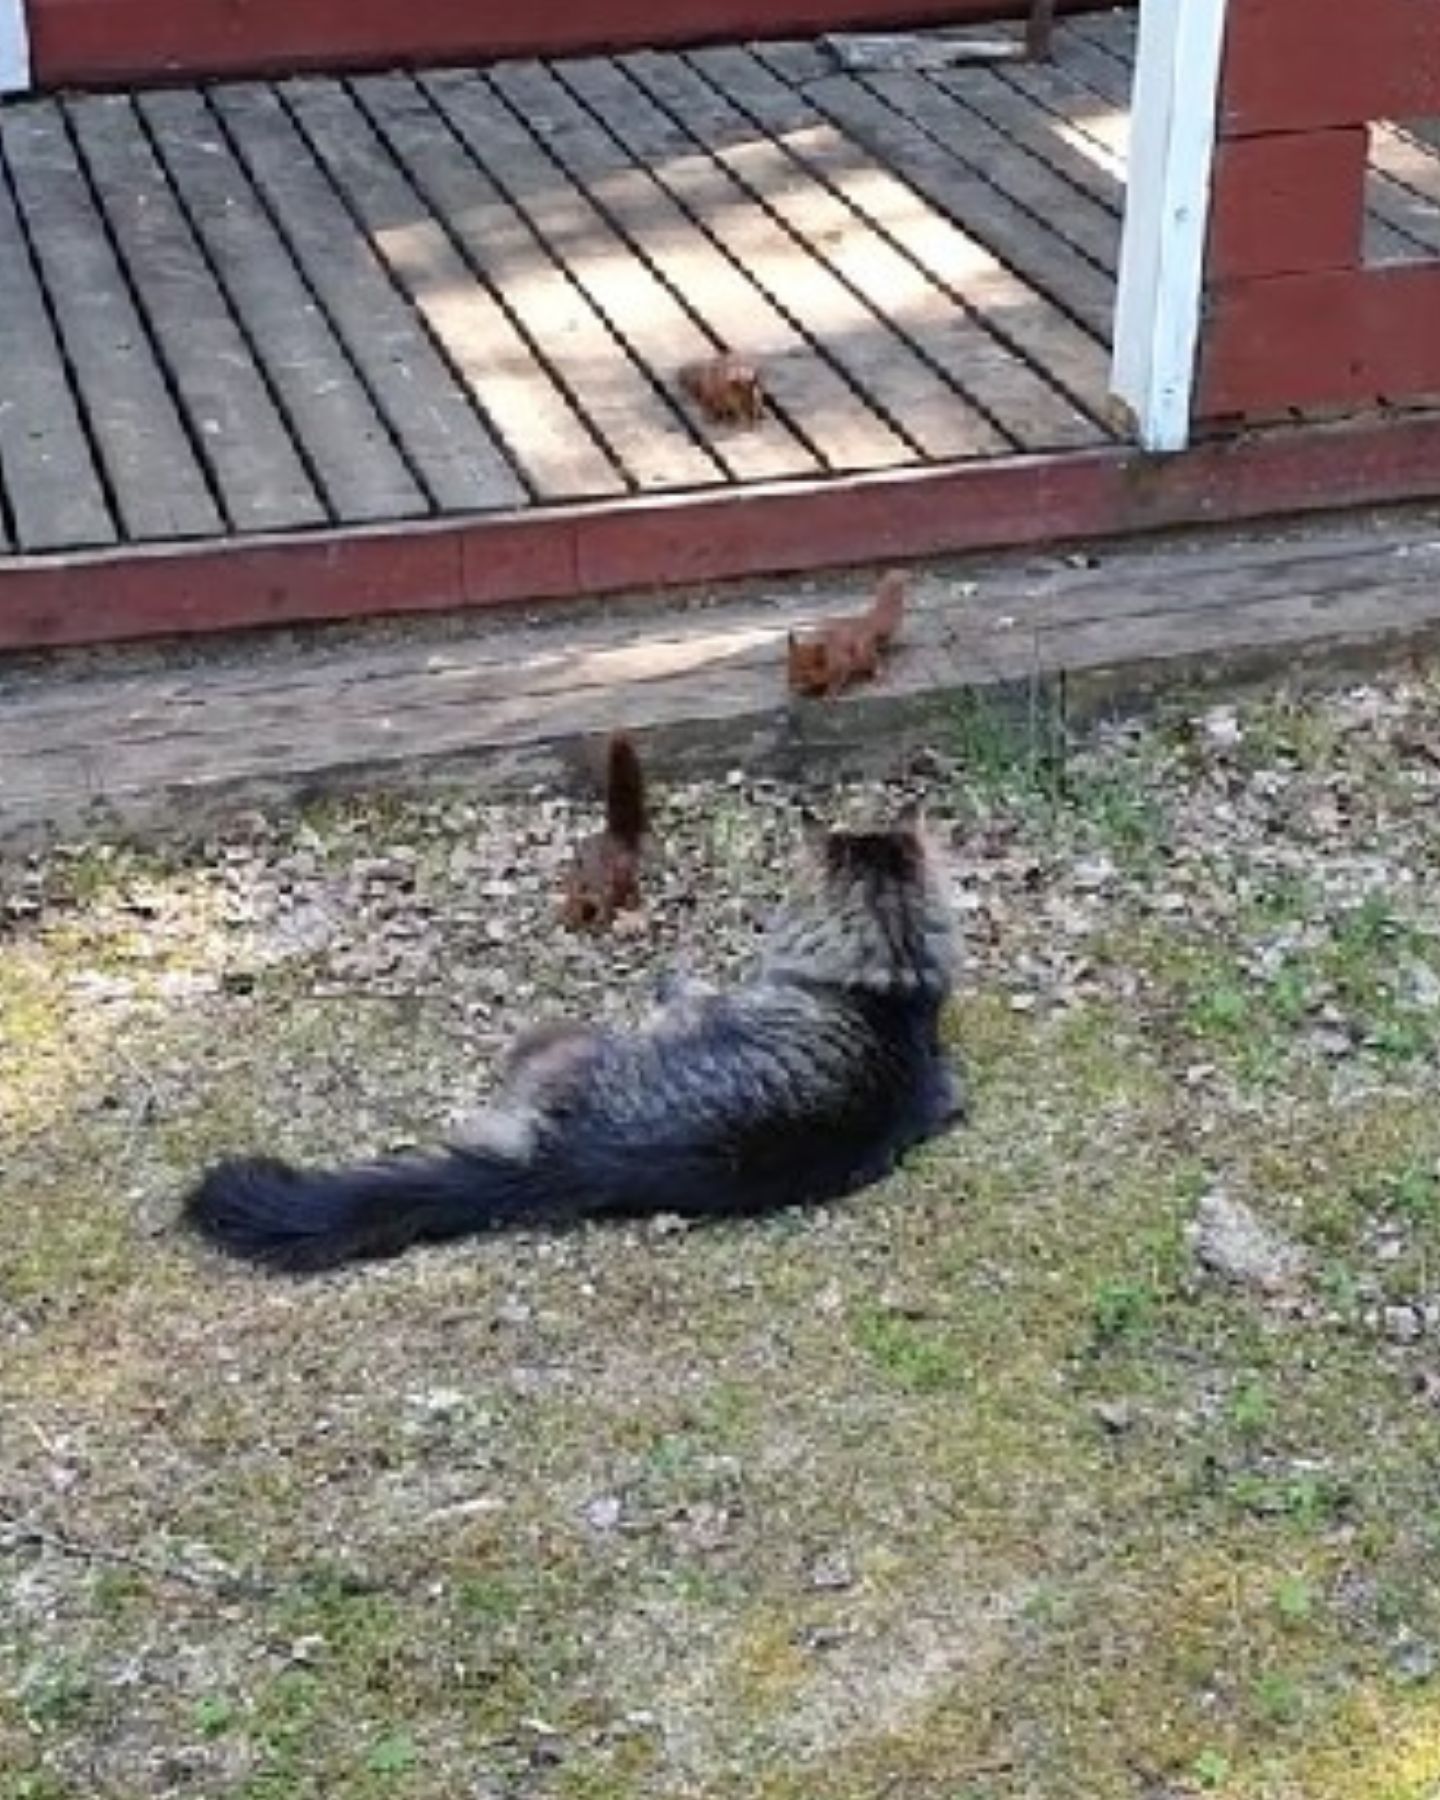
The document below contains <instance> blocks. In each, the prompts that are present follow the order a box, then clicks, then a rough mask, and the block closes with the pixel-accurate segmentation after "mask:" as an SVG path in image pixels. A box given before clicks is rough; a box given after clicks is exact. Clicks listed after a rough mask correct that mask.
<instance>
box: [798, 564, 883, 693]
mask: <svg viewBox="0 0 1440 1800" xmlns="http://www.w3.org/2000/svg"><path fill="white" fill-rule="evenodd" d="M907 586H908V579H907V577H906V575H905V572H904V570H903V569H891V570H889V571H888V572H887V573H886V574H884V575H882V576H881V577H880V585H879V586H878V587H877V588H876V590H875V598H874V599H873V600H872V601H871V603H870V605H869V606H868V607H866V609H865V611H864V612H863V613H854V614H852V615H850V616H849V617H847V618H841V619H827V620H826V621H825V622H824V623H823V624H821V625H818V626H816V628H815V629H814V630H813V631H806V632H797V631H792V632H791V633H790V635H789V637H788V639H787V640H786V672H787V674H788V676H789V681H790V691H791V692H792V693H794V694H804V695H807V696H809V697H811V698H816V699H826V700H829V699H832V698H833V697H834V696H835V695H836V694H839V693H841V692H843V691H844V689H846V688H848V687H853V686H854V685H855V684H856V683H857V682H860V681H873V680H874V679H875V677H876V676H877V675H878V674H879V673H880V664H881V660H882V658H883V656H884V653H885V652H886V651H887V650H888V649H889V648H890V646H891V645H892V644H893V643H894V641H895V637H896V634H897V633H898V631H899V629H900V622H901V620H902V618H903V617H904V613H905V593H906V588H907Z"/></svg>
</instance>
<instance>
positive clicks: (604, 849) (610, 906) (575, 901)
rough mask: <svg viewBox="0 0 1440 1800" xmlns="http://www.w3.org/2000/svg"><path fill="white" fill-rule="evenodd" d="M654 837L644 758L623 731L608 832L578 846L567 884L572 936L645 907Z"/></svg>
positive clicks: (564, 912) (608, 796)
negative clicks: (648, 851)
mask: <svg viewBox="0 0 1440 1800" xmlns="http://www.w3.org/2000/svg"><path fill="white" fill-rule="evenodd" d="M649 832H650V821H649V816H648V814H647V812H646V809H645V776H644V773H643V771H642V770H641V767H640V758H639V755H638V754H637V753H636V749H635V746H634V744H633V743H632V742H631V740H630V739H629V738H628V737H627V736H626V734H625V733H624V732H623V731H617V732H615V733H614V734H613V735H612V737H611V739H610V746H609V749H608V751H607V752H606V759H605V828H604V830H603V831H596V832H592V833H591V835H590V836H589V837H587V838H584V839H582V840H581V842H580V843H579V844H578V845H577V846H576V848H575V856H574V860H573V861H572V863H571V865H570V869H569V872H568V874H567V876H566V880H565V895H564V898H563V900H562V901H561V904H560V917H561V920H562V922H563V923H564V924H566V925H568V926H569V928H570V929H571V930H572V931H603V930H605V928H606V927H607V926H609V925H611V924H613V923H614V921H615V915H616V914H617V913H621V912H628V911H631V910H632V909H633V908H635V907H638V906H639V904H640V865H641V862H642V860H643V859H644V855H645V848H646V842H647V839H648V837H649Z"/></svg>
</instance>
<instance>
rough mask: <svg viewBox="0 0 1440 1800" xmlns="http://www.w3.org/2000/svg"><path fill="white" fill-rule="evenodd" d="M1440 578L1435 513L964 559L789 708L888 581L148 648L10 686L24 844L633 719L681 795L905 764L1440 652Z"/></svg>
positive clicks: (579, 748)
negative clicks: (1192, 695)
mask: <svg viewBox="0 0 1440 1800" xmlns="http://www.w3.org/2000/svg"><path fill="white" fill-rule="evenodd" d="M1437 574H1440V533H1437V527H1436V524H1435V521H1434V518H1433V516H1431V515H1430V514H1428V513H1415V514H1412V515H1409V516H1404V517H1399V518H1391V519H1374V520H1366V521H1353V520H1346V521H1343V522H1338V523H1328V524H1324V525H1320V526H1311V527H1309V528H1297V529H1294V530H1292V531H1290V532H1288V533H1285V532H1282V533H1279V534H1277V533H1274V532H1267V533H1266V534H1265V535H1264V537H1262V538H1257V539H1255V540H1253V541H1251V540H1247V539H1245V538H1243V537H1235V538H1230V539H1222V540H1220V541H1218V542H1217V540H1216V539H1215V538H1214V536H1212V535H1207V536H1201V537H1197V538H1192V539H1188V540H1187V539H1172V540H1168V541H1167V542H1165V543H1163V544H1158V545H1157V544H1150V545H1141V546H1128V547H1125V546H1122V547H1116V548H1115V549H1114V550H1113V551H1112V552H1110V553H1108V554H1107V555H1105V557H1104V559H1103V562H1102V565H1101V566H1100V567H1098V568H1092V569H1076V568H1072V567H1070V566H1069V565H1067V564H1065V563H1063V562H1060V561H1058V560H1057V559H1054V558H1049V559H1036V558H1009V559H1003V560H999V561H996V562H992V563H988V564H976V563H974V562H972V563H970V564H967V565H963V566H962V565H949V566H946V567H938V568H935V569H932V570H929V571H926V572H924V573H923V574H918V575H917V577H916V580H915V584H914V591H913V600H912V606H911V610H910V612H909V614H908V616H907V622H906V625H905V629H904V633H903V636H902V641H901V645H900V648H899V650H898V651H897V654H896V656H895V658H894V660H893V662H892V663H891V665H890V666H889V668H888V669H887V672H886V674H885V677H884V679H883V680H882V681H881V682H880V683H878V684H876V685H874V686H871V687H868V688H865V689H861V690H858V691H856V692H855V693H854V694H852V695H851V696H849V697H847V698H846V699H844V700H842V701H840V702H838V703H819V702H809V703H797V702H794V701H792V700H791V699H790V698H789V697H788V696H787V694H786V692H785V687H784V664H783V647H784V633H785V631H786V629H787V628H788V627H790V626H791V625H793V624H795V623H798V622H802V621H810V620H813V619H814V618H815V617H816V616H817V615H824V614H825V613H827V612H830V611H832V610H834V609H836V608H839V607H850V606H853V605H855V604H856V603H857V602H858V601H860V600H861V599H863V597H864V594H865V593H866V592H867V591H868V587H869V581H868V580H867V579H866V578H864V577H855V576H852V577H850V578H847V579H844V580H837V581H836V582H834V583H830V584H826V585H825V586H824V587H823V588H817V587H816V586H815V585H814V584H806V586H805V587H804V588H803V589H799V590H797V589H796V588H794V587H791V588H789V589H780V590H777V589H775V588H774V587H770V588H767V589H759V590H757V589H754V588H752V589H751V590H749V592H748V593H744V594H740V595H736V596H730V597H727V598H726V600H725V603H724V604H721V605H718V606H717V605H715V604H714V603H713V597H710V596H699V597H697V598H699V599H701V600H703V601H704V602H705V603H704V604H701V605H700V606H698V607H696V608H694V609H691V610H684V611H680V612H676V611H674V610H671V611H668V612H667V613H666V614H665V615H663V616H656V615H655V614H654V612H653V611H650V612H648V613H647V611H646V610H644V609H643V608H640V606H639V603H638V602H637V604H636V606H633V607H626V608H621V609H620V610H619V611H618V612H617V613H616V614H614V615H612V616H611V617H609V618H607V619H603V620H602V619H596V618H594V617H593V616H592V617H590V618H587V619H586V620H584V621H583V622H581V623H579V624H578V625H571V624H569V623H568V622H566V621H563V620H559V619H555V620H552V621H551V622H549V623H548V624H545V625H536V624H521V625H519V626H514V625H510V624H508V623H507V622H505V621H500V620H494V621H491V622H489V623H488V624H480V625H476V626H475V627H474V628H473V630H471V631H461V632H459V633H457V632H456V631H454V630H450V631H446V632H444V633H443V634H437V633H436V632H435V631H434V630H433V629H432V630H426V629H420V630H418V631H415V632H413V633H409V634H404V635H402V636H401V637H400V639H399V640H398V641H397V640H396V639H395V638H394V637H393V636H392V637H390V638H388V639H385V640H382V641H381V642H379V643H378V644H377V643H369V644H367V643H366V642H365V640H364V639H361V640H360V641H358V642H357V641H356V640H355V639H354V638H353V636H349V637H347V638H346V639H344V640H342V641H341V642H339V643H335V644H331V645H327V643H326V640H325V639H324V638H323V637H322V638H318V639H310V640H307V641H305V642H302V643H300V644H295V643H289V644H275V645H271V646H269V647H268V649H266V650H265V651H264V652H263V653H262V656H261V658H260V662H259V665H258V666H257V665H256V662H255V654H254V651H253V650H250V651H248V652H245V653H236V654H231V655H227V654H225V653H224V651H223V650H221V651H220V652H217V654H216V655H215V656H214V658H213V659H211V660H210V661H208V662H206V661H202V662H201V663H200V664H199V665H198V666H196V665H194V664H193V663H192V664H191V666H188V667H187V668H185V669H184V670H180V671H177V670H175V669H173V668H170V667H167V666H166V663H165V660H164V658H163V657H155V656H149V657H141V658H138V659H136V661H135V662H134V663H133V664H132V665H130V666H126V665H125V664H124V662H123V661H122V662H121V663H120V664H118V665H117V666H114V667H113V668H112V669H111V670H110V671H105V670H101V671H98V672H97V671H93V670H92V671H91V672H90V673H89V674H88V675H87V676H86V677H85V678H84V679H80V680H76V679H74V678H73V677H67V675H66V673H65V671H64V667H63V665H61V666H60V667H59V668H58V669H56V670H52V671H51V672H49V673H47V674H44V675H31V676H28V677H25V676H22V677H12V678H11V679H10V680H9V681H8V682H6V684H5V685H4V687H3V688H0V760H3V761H4V764H5V766H6V769H7V811H6V831H7V833H8V835H9V838H10V841H11V843H12V845H13V844H15V843H18V842H20V841H22V839H23V838H25V837H26V836H34V835H37V834H39V833H40V832H42V831H45V830H54V829H74V828H76V827H77V826H79V825H80V824H82V823H83V822H84V820H85V819H86V818H87V817H93V816H95V815H96V814H97V813H103V814H107V815H110V816H113V817H118V818H120V819H121V820H123V821H125V822H127V823H128V824H130V825H131V826H132V827H133V828H136V829H141V830H156V829H159V830H164V829H170V828H173V825H174V821H175V818H176V816H177V813H180V814H182V815H183V817H184V819H185V821H186V826H187V829H195V828H198V827H199V826H200V824H201V823H202V822H203V821H205V820H207V819H210V818H213V817H215V816H216V815H217V814H218V813H222V812H224V811H226V810H227V809H231V808H236V807H240V806H243V805H245V804H251V803H254V802H256V801H257V800H268V799H274V798H277V797H284V796H286V795H292V794H297V793H307V794H313V793H315V792H316V791H318V790H321V789H325V788H334V789H344V788H347V787H353V786H355V785H377V784H378V785H384V786H388V787H401V786H413V785H415V784H417V783H420V784H425V783H432V784H441V783H443V782H445V781H446V780H448V779H452V778H455V777H461V778H463V779H464V781H465V782H466V785H467V788H469V789H470V790H471V791H474V790H475V789H476V788H477V787H478V788H479V790H480V791H488V792H499V791H505V790H507V789H514V788H516V787H519V786H525V785H528V784H529V783H531V782H532V781H534V780H536V779H542V780H546V781H563V779H564V777H565V773H566V771H567V770H569V769H573V768H576V767H579V766H581V764H582V762H583V752H584V750H585V749H586V747H587V745H588V744H589V743H590V742H592V741H593V740H594V739H595V738H597V737H600V736H602V735H603V734H604V733H605V732H607V731H608V730H610V729H613V728H614V727H615V726H616V725H617V724H623V725H625V726H626V727H627V728H629V729H631V730H633V731H635V732H636V733H637V734H638V735H639V736H640V737H641V739H642V742H643V744H644V747H645V748H646V749H647V751H648V752H649V753H650V755H651V757H652V759H653V766H654V768H655V770H656V773H657V775H659V777H660V778H661V779H662V780H663V779H675V778H678V777H679V776H681V775H682V774H684V773H686V772H687V771H690V770H694V769H697V768H699V769H704V770H706V771H707V772H711V773H713V772H715V771H716V770H717V769H725V768H729V767H732V766H734V765H735V764H737V763H741V764H745V765H747V766H749V767H751V768H752V769H755V770H757V771H758V770H760V769H771V770H774V769H777V768H778V769H782V770H789V771H791V772H797V771H798V770H799V769H801V768H802V767H805V766H812V765H813V766H816V767H833V766H834V765H835V763H836V762H837V761H838V762H839V763H840V764H842V765H843V764H849V765H851V766H854V765H856V764H868V765H870V766H874V765H877V764H878V765H881V766H884V765H885V764H887V763H888V764H891V765H893V763H894V762H895V760H896V759H897V758H898V757H899V756H901V755H903V754H904V753H905V752H906V751H907V749H908V748H909V747H911V746H913V745H915V744H917V743H920V742H924V741H927V740H930V741H934V740H935V739H936V738H937V735H938V736H941V737H943V735H944V733H945V732H946V730H947V729H952V728H953V717H954V707H955V705H956V704H957V701H959V700H960V699H961V697H962V696H969V697H971V699H973V698H974V697H975V696H976V695H979V696H980V698H981V699H982V701H984V700H986V698H987V697H989V699H991V700H995V699H1003V697H1004V696H1005V695H1007V694H1019V695H1023V696H1029V697H1030V698H1031V699H1033V698H1034V697H1036V696H1042V697H1048V698H1049V699H1051V700H1053V701H1054V702H1055V703H1056V704H1059V705H1065V704H1067V703H1068V704H1071V705H1072V708H1073V705H1074V704H1075V703H1076V697H1077V696H1079V697H1080V700H1079V703H1080V704H1081V705H1082V707H1083V708H1085V709H1088V708H1094V707H1098V706H1100V705H1101V704H1103V703H1107V702H1110V701H1113V700H1114V698H1115V697H1116V696H1117V695H1128V694H1132V693H1135V692H1137V691H1140V690H1145V689H1148V688H1149V687H1151V686H1152V685H1154V684H1155V683H1156V682H1157V681H1162V682H1163V681H1164V680H1166V679H1169V680H1170V681H1172V682H1173V681H1175V680H1182V679H1191V678H1197V677H1199V678H1204V679H1213V678H1214V677H1215V676H1216V675H1218V674H1219V673H1221V672H1226V673H1229V674H1231V675H1233V674H1235V673H1236V672H1237V671H1238V672H1248V671H1250V670H1252V669H1255V668H1264V669H1268V670H1271V671H1274V670H1283V671H1288V672H1293V671H1294V670H1295V669H1296V668H1297V667H1299V666H1300V665H1301V664H1302V663H1303V662H1304V660H1305V659H1307V658H1311V657H1320V658H1323V657H1324V656H1325V655H1327V654H1329V655H1331V656H1332V657H1338V658H1340V659H1342V660H1343V659H1344V658H1345V657H1347V656H1350V655H1352V654H1359V653H1362V652H1363V653H1364V654H1366V655H1369V654H1371V653H1372V652H1376V651H1384V650H1386V649H1387V648H1388V649H1393V648H1395V647H1397V646H1413V645H1415V644H1418V643H1420V642H1422V641H1435V640H1436V639H1437V638H1440V581H1437V579H1436V577H1437ZM647 617H648V619H649V621H650V629H648V630H647V629H646V620H647ZM1067 696H1068V702H1067ZM317 719H318V720H323V721H324V722H325V727H324V730H323V731H317V730H315V729H314V728H313V721H315V720H317ZM947 721H949V723H948V724H947ZM182 801H183V807H181V806H180V805H179V803H180V802H182Z"/></svg>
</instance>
